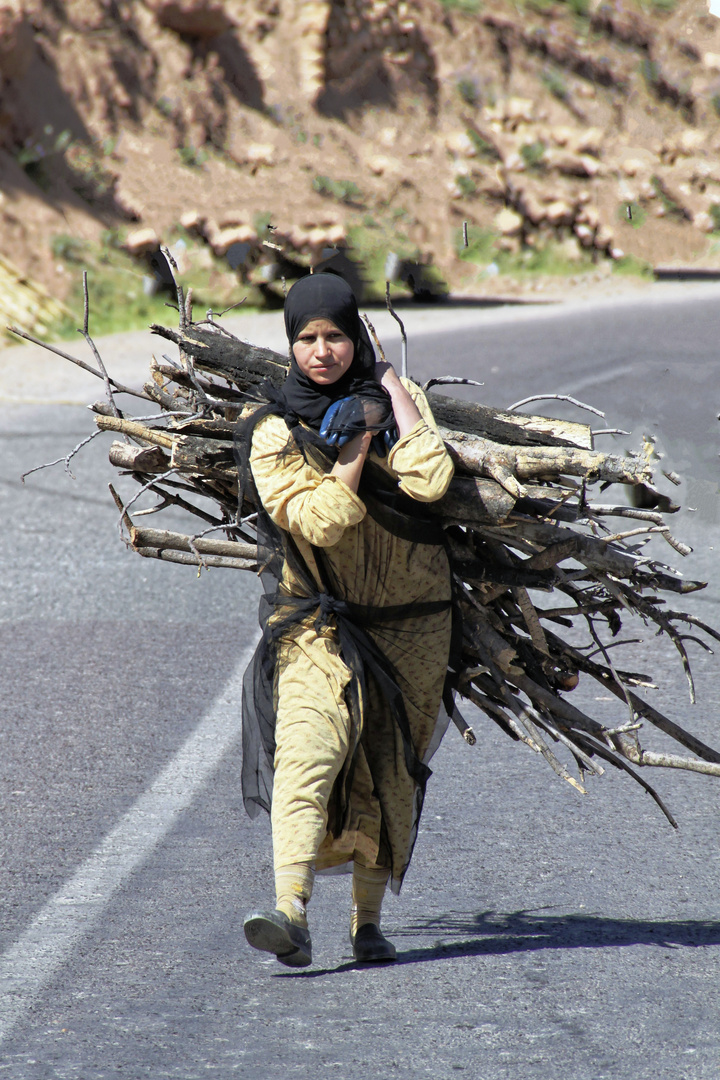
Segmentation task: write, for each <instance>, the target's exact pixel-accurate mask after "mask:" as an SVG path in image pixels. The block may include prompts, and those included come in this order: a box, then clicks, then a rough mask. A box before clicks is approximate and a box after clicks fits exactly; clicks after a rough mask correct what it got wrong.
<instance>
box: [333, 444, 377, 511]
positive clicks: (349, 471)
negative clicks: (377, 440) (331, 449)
mask: <svg viewBox="0 0 720 1080" xmlns="http://www.w3.org/2000/svg"><path fill="white" fill-rule="evenodd" d="M372 437H373V433H372V431H364V432H363V433H362V434H361V435H356V436H355V438H354V439H351V440H350V442H346V443H345V445H344V446H343V447H342V449H341V450H340V453H339V454H338V458H337V461H336V462H335V464H334V465H333V467H332V475H333V476H337V477H338V479H340V480H342V482H343V483H344V484H347V486H348V487H349V488H350V490H351V491H354V492H355V494H356V495H357V490H358V488H359V486H360V477H361V476H362V471H363V465H364V464H365V458H366V457H367V453H368V450H369V449H370V443H371V441H372Z"/></svg>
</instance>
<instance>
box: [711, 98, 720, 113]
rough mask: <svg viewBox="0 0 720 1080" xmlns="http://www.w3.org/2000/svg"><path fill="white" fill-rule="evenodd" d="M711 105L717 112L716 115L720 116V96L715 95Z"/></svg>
mask: <svg viewBox="0 0 720 1080" xmlns="http://www.w3.org/2000/svg"><path fill="white" fill-rule="evenodd" d="M710 104H711V105H712V107H713V109H714V110H715V112H716V114H717V115H718V116H720V94H713V96H712V97H711V98H710Z"/></svg>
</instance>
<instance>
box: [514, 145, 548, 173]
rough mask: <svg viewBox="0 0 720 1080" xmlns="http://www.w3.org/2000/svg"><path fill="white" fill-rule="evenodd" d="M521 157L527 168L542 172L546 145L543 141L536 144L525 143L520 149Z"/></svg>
mask: <svg viewBox="0 0 720 1080" xmlns="http://www.w3.org/2000/svg"><path fill="white" fill-rule="evenodd" d="M520 156H521V157H522V159H523V161H524V162H525V167H526V168H528V169H534V170H540V169H541V168H542V167H543V165H544V162H543V158H544V157H545V143H544V142H542V140H541V139H538V140H537V141H536V142H532V143H525V144H524V145H523V146H521V147H520Z"/></svg>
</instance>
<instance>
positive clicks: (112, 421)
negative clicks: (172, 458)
mask: <svg viewBox="0 0 720 1080" xmlns="http://www.w3.org/2000/svg"><path fill="white" fill-rule="evenodd" d="M95 423H96V424H97V426H98V427H99V428H100V430H101V431H121V432H122V433H123V434H124V435H129V436H130V437H131V438H132V439H140V440H142V441H143V442H147V443H152V445H153V446H163V447H164V448H165V449H166V450H171V449H172V448H173V446H174V443H175V439H174V436H172V435H170V434H168V432H167V431H165V430H163V429H162V428H151V427H148V426H147V424H143V423H141V422H140V421H139V420H123V419H120V418H118V417H116V416H96V417H95Z"/></svg>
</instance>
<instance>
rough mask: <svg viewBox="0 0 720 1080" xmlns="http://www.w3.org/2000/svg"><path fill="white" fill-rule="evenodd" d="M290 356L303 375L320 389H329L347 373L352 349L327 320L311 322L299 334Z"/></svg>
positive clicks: (334, 326)
mask: <svg viewBox="0 0 720 1080" xmlns="http://www.w3.org/2000/svg"><path fill="white" fill-rule="evenodd" d="M292 349H293V356H294V357H295V360H296V361H297V366H298V367H299V368H300V370H301V371H302V373H303V375H307V377H308V379H312V381H313V382H314V383H318V385H319V386H332V384H333V383H336V382H337V381H338V379H341V378H342V377H343V375H344V374H345V372H346V371H347V370H348V368H349V367H350V365H351V364H352V361H353V356H354V355H355V346H354V345H353V343H352V341H351V340H350V338H349V337H348V336H347V334H343V332H342V330H338V328H337V326H336V325H335V323H332V322H330V320H329V319H311V320H310V322H309V323H306V324H305V326H304V327H303V329H302V330H301V331H300V333H299V334H298V337H297V340H296V341H295V344H294V345H293V347H292Z"/></svg>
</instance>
